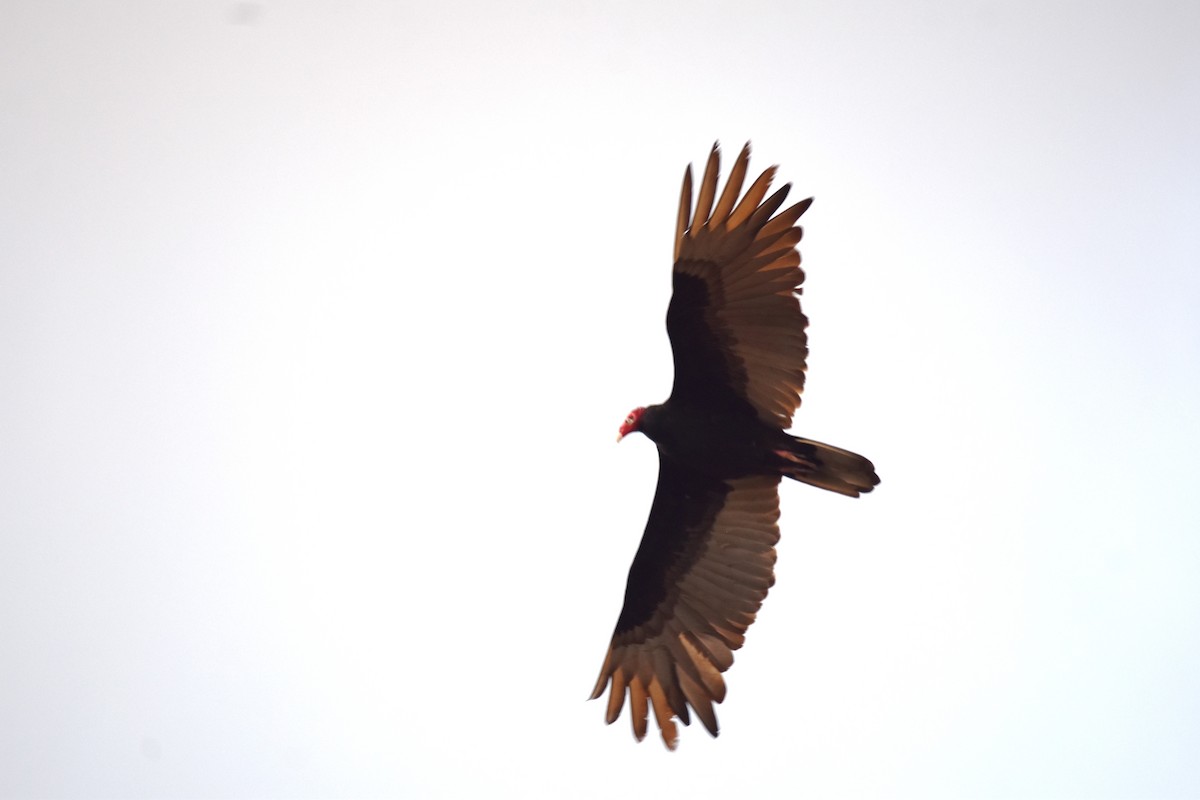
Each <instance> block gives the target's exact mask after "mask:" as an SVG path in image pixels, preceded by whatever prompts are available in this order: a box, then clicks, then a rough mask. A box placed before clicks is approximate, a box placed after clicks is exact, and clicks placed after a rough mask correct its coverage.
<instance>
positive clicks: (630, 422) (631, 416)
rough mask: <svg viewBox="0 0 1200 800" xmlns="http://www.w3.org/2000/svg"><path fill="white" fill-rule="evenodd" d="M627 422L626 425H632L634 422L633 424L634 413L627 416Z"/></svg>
mask: <svg viewBox="0 0 1200 800" xmlns="http://www.w3.org/2000/svg"><path fill="white" fill-rule="evenodd" d="M625 424H626V425H632V424H633V414H630V415H629V416H628V417H626V418H625Z"/></svg>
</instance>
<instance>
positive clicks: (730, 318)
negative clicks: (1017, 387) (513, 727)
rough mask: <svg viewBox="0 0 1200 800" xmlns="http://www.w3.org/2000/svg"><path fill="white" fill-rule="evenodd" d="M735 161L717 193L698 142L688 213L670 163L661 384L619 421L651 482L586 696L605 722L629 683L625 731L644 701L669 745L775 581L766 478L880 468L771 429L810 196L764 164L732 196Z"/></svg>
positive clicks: (807, 479) (791, 350) (788, 398)
mask: <svg viewBox="0 0 1200 800" xmlns="http://www.w3.org/2000/svg"><path fill="white" fill-rule="evenodd" d="M749 163H750V145H749V143H747V144H746V146H745V147H744V148H743V149H742V152H741V154H740V155H739V156H738V158H737V161H736V162H735V163H734V165H733V169H732V171H731V172H730V175H729V180H728V181H727V182H726V184H725V188H724V190H723V191H722V192H721V194H720V197H719V198H718V196H717V176H718V173H719V171H720V151H719V147H718V146H717V145H713V149H712V153H711V154H710V155H709V157H708V165H707V166H706V167H705V170H704V178H703V180H702V181H701V182H700V192H699V196H698V197H697V198H696V205H695V210H694V212H693V209H692V168H691V166H690V165H689V166H688V169H687V171H686V172H685V173H684V177H683V191H682V194H681V197H680V201H679V216H678V221H677V223H676V229H675V266H674V270H673V273H672V283H673V286H672V294H671V303H670V306H669V307H668V309H667V334H668V336H669V337H670V340H671V350H672V353H673V355H674V361H675V383H674V386H673V387H672V389H671V396H670V397H669V398H668V399H667V401H666V402H665V403H663V404H661V405H652V406H646V407H641V408H635V409H634V410H633V411H632V412H631V413H630V414H629V416H628V417H627V418H626V419H625V422H624V423H623V424H622V425H621V427H620V432H619V435H618V441H619V440H620V439H621V438H624V437H625V436H626V435H627V434H630V433H635V432H636V433H642V434H645V435H646V436H647V437H649V438H650V439H651V440H652V441H653V442H654V443H655V444H656V445H657V446H658V460H659V462H658V488H657V489H656V490H655V494H654V502H653V504H652V506H651V508H650V518H649V520H648V521H647V523H646V531H645V533H644V534H643V536H642V541H641V544H640V546H639V547H638V551H637V555H635V556H634V559H633V565H632V566H631V567H630V569H629V579H628V582H627V584H626V587H625V604H624V606H623V607H622V609H621V613H620V616H619V617H618V619H617V625H616V630H615V631H614V632H613V637H612V642H611V644H610V645H609V649H608V653H607V655H606V656H605V659H604V666H603V668H601V670H600V677H599V679H598V680H597V681H596V687H595V690H594V691H593V693H592V697H593V698H596V697H600V696H601V695H602V694H603V693H604V689H605V687H606V686H609V685H610V684H611V691H610V694H609V700H608V710H607V714H606V721H607V722H609V723H612V722H613V721H614V720H616V719H617V717H618V716H619V715H620V713H621V709H622V707H623V705H624V703H625V697H626V694H627V693H628V696H629V704H630V712H631V714H632V718H633V731H634V735H635V736H636V737H637V738H638V740H639V741H640V740H641V739H643V738H644V737H645V735H646V724H647V723H646V721H647V717H648V714H649V712H650V711H651V710H652V711H653V712H654V717H655V719H656V720H657V722H658V726H659V728H660V730H661V731H662V737H663V741H664V742H665V743H666V745H667V747H668V748H670V749H674V748H675V745H676V742H677V739H678V733H677V730H676V726H675V720H676V719H678V720H680V721H681V722H682V723H683V724H685V725H687V724H689V722H690V716H691V713H692V712H694V713H695V714H696V716H698V717H699V718H700V721H701V722H702V723H703V724H704V727H705V728H706V729H707V730H708V732H709V733H710V734H712V735H713V736H716V735H717V732H718V727H717V717H716V714H715V712H714V710H713V704H714V703H720V702H721V701H722V700H724V699H725V681H724V678H723V677H722V673H724V672H725V670H727V669H729V667H730V666H731V665H732V664H733V651H734V650H736V649H738V648H739V647H741V646H742V644H743V642H744V641H745V634H746V629H747V628H749V627H750V624H751V623H752V622H753V621H754V616H755V614H756V613H757V612H758V609H759V607H760V606H761V605H762V602H763V599H764V598H765V597H766V596H767V590H768V589H770V587H771V586H772V584H773V583H774V582H775V576H774V569H773V568H774V564H775V544H776V542H778V541H779V527H778V524H777V523H778V520H779V482H780V479H781V478H783V477H787V478H792V479H794V480H797V481H801V482H803V483H807V484H811V485H812V486H816V487H819V488H821V489H828V490H829V491H832V492H837V493H839V494H844V495H847V496H849V497H857V496H858V495H860V494H863V493H866V492H869V491H871V489H873V488H874V487H875V485H876V484H878V483H879V478H878V476H876V474H875V468H874V466H873V465H872V464H871V462H870V461H868V460H867V459H865V458H863V457H862V456H860V455H857V454H855V453H851V452H849V451H847V450H842V449H840V448H837V447H832V446H830V445H827V444H822V443H820V442H815V441H811V440H809V439H802V438H799V437H796V436H792V435H790V434H788V433H786V430H787V429H788V428H789V427H791V424H792V414H793V413H794V412H795V411H796V409H797V408H798V407H799V405H800V393H801V391H802V390H803V388H804V373H805V359H806V357H807V355H808V345H807V337H806V335H805V328H806V327H807V325H808V320H807V319H806V318H805V316H804V314H803V313H802V312H801V310H800V301H799V299H798V295H799V294H800V291H801V289H800V285H801V284H802V283H803V282H804V273H803V272H802V271H801V269H800V253H799V251H798V250H797V249H796V245H797V244H798V243H799V241H800V238H801V235H802V231H801V228H800V227H799V226H798V225H797V224H796V222H797V220H799V219H800V216H801V215H802V214H803V213H804V212H805V211H806V210H807V209H808V207H809V205H811V203H812V198H809V199H807V200H802V201H800V202H799V203H796V204H795V205H793V206H790V207H788V208H787V209H785V210H783V211H779V208H780V207H781V206H782V205H783V203H784V200H785V199H786V198H787V194H788V191H789V189H790V185H788V186H784V187H783V188H781V189H779V190H778V191H776V192H774V193H773V194H771V195H770V197H768V196H767V192H768V191H769V190H770V186H771V181H772V179H773V178H774V177H775V167H771V168H770V169H768V170H766V171H765V172H763V173H762V175H760V176H759V177H758V179H757V180H756V181H754V183H753V184H751V186H750V188H749V189H747V190H746V193H745V194H744V195H742V194H741V190H742V184H743V182H744V181H745V179H746V171H747V168H748V166H749ZM739 196H740V199H739ZM776 212H778V213H776Z"/></svg>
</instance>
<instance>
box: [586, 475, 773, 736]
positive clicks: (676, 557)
mask: <svg viewBox="0 0 1200 800" xmlns="http://www.w3.org/2000/svg"><path fill="white" fill-rule="evenodd" d="M778 488H779V478H778V477H777V476H765V475H760V476H753V477H749V478H737V479H732V480H720V479H717V478H712V477H707V476H704V475H701V474H699V473H697V472H694V471H692V470H690V469H688V468H687V467H685V466H683V465H681V464H678V463H675V462H674V461H671V460H669V459H668V458H665V457H663V456H660V457H659V467H658V489H657V490H656V492H655V494H654V504H653V505H652V506H651V508H650V519H649V521H648V522H647V523H646V532H645V534H644V535H643V536H642V543H641V545H640V546H639V547H638V552H637V555H636V556H635V557H634V559H633V566H632V567H630V569H629V581H628V583H627V584H626V587H625V606H624V607H623V608H622V609H621V615H620V617H619V618H618V620H617V627H616V630H615V631H614V633H613V638H612V643H611V644H610V646H609V649H608V654H607V656H606V657H605V659H604V667H603V668H602V669H601V670H600V677H599V679H598V680H597V681H596V688H595V691H593V692H592V697H593V698H596V697H599V696H600V695H602V694H603V693H604V688H605V686H606V685H608V684H609V682H610V681H611V683H612V689H611V692H610V694H609V699H608V713H607V715H606V718H605V719H606V721H607V722H609V723H610V724H611V723H612V722H613V721H614V720H616V719H617V717H618V716H619V715H620V713H621V708H622V707H623V705H624V703H625V695H626V692H628V694H629V701H630V710H631V714H632V719H633V732H634V735H635V736H636V737H637V738H638V740H639V741H640V740H641V739H642V738H643V737H645V735H646V719H647V714H648V712H649V710H650V709H653V711H654V717H655V719H656V720H657V721H658V727H659V728H660V729H661V731H662V737H663V741H664V742H666V744H667V747H669V748H671V749H675V743H676V739H677V731H676V727H675V721H674V718H678V719H679V720H680V721H682V722H683V724H685V725H687V724H688V723H689V721H690V714H689V711H688V709H689V707H690V708H691V709H692V710H694V711H695V712H696V715H697V716H698V717H700V721H701V722H703V723H704V727H705V728H707V729H708V732H709V733H711V734H712V735H713V736H716V735H717V730H718V728H717V717H716V713H715V712H714V711H713V703H720V702H721V701H722V700H724V699H725V681H724V679H723V678H722V677H721V673H722V672H724V671H725V670H727V669H729V667H730V665H732V664H733V652H732V651H734V650H736V649H738V648H739V647H741V646H742V642H743V641H744V634H745V632H746V629H747V628H748V627H750V623H752V622H753V621H754V615H755V614H756V613H757V612H758V609H759V607H760V606H761V605H762V601H763V599H764V598H765V597H766V596H767V590H768V589H769V588H771V585H772V584H773V583H774V582H775V577H774V572H773V567H774V565H775V544H776V542H778V541H779V527H778V525H777V524H776V523H777V522H778V520H779V491H778Z"/></svg>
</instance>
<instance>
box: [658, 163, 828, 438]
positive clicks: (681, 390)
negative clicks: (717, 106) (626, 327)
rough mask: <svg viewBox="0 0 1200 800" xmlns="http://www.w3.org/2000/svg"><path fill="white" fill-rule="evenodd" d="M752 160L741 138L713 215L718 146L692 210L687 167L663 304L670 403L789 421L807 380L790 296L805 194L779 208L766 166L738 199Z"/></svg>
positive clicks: (802, 338)
mask: <svg viewBox="0 0 1200 800" xmlns="http://www.w3.org/2000/svg"><path fill="white" fill-rule="evenodd" d="M749 161H750V145H749V144H747V145H746V146H745V147H744V148H743V149H742V151H741V153H740V154H739V155H738V158H737V161H736V162H735V163H734V167H733V170H732V171H731V173H730V179H729V182H728V183H727V184H726V186H725V190H724V192H722V194H721V197H720V200H719V201H718V202H717V205H716V208H715V209H712V215H711V217H710V216H709V210H710V208H712V203H713V199H714V197H715V196H716V186H717V174H718V172H719V169H720V156H719V150H718V148H717V146H716V145H714V146H713V151H712V153H711V154H710V155H709V159H708V164H707V166H706V168H705V171H704V178H703V179H702V181H701V184H700V194H699V198H698V199H697V202H696V209H695V213H694V214H692V213H691V199H692V187H691V168H690V167H689V168H688V171H687V173H686V174H685V176H684V183H683V191H682V193H681V197H680V204H679V215H678V222H677V226H676V241H675V268H674V272H673V289H674V291H673V292H672V296H671V305H670V307H669V309H668V311H667V333H668V335H669V336H670V338H671V350H672V353H673V355H674V359H675V385H674V387H673V389H672V391H671V402H673V403H676V404H680V405H691V406H698V407H709V408H713V409H714V410H720V411H724V412H736V413H744V414H752V415H754V416H757V417H758V418H759V419H760V420H762V421H763V422H765V423H767V424H769V425H772V426H776V427H779V428H781V429H783V428H788V427H790V426H791V423H792V414H793V413H795V411H796V409H797V408H798V407H799V406H800V393H801V392H802V391H803V389H804V370H805V366H806V359H807V356H808V345H807V337H806V335H805V333H804V329H805V327H806V326H807V325H808V320H807V319H806V318H805V316H804V314H803V312H802V311H801V310H800V301H799V300H798V299H797V295H798V294H799V293H800V286H801V284H802V283H803V282H804V273H803V272H802V271H801V269H800V253H799V252H798V251H797V250H796V245H797V244H798V243H799V241H800V239H801V236H802V235H803V232H802V229H801V228H800V227H798V226H797V225H796V221H797V220H799V218H800V216H801V215H802V214H803V213H804V212H805V211H806V210H807V209H808V207H809V205H810V204H811V203H812V199H811V198H810V199H808V200H803V201H801V202H799V203H796V204H795V205H793V206H790V207H789V208H787V209H785V210H784V211H782V212H779V213H778V214H776V212H777V211H779V208H780V207H781V206H782V205H783V203H784V201H785V200H786V198H787V194H788V189H789V187H788V186H784V187H783V188H781V189H779V190H778V191H776V192H775V193H774V194H772V195H771V196H770V197H767V199H766V200H763V198H764V197H766V195H767V192H768V191H769V189H770V185H771V180H772V178H773V177H774V174H775V168H774V167H772V168H770V169H768V170H766V171H765V172H763V173H762V174H761V175H760V176H759V177H758V179H757V180H755V181H754V183H753V184H751V186H750V188H749V190H747V192H746V194H745V195H744V196H743V197H742V199H741V201H740V202H737V195H738V193H739V192H740V191H741V187H742V184H743V182H744V180H745V175H746V171H747V168H748V166H749Z"/></svg>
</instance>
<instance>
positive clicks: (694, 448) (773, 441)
mask: <svg viewBox="0 0 1200 800" xmlns="http://www.w3.org/2000/svg"><path fill="white" fill-rule="evenodd" d="M641 432H642V433H644V434H645V435H646V436H647V437H649V438H650V439H651V440H652V441H653V442H654V443H655V444H656V445H658V453H659V456H660V457H661V458H667V459H671V460H672V461H675V462H676V463H678V464H679V465H680V466H683V467H686V468H688V469H690V470H692V471H694V472H697V473H700V474H703V475H707V476H709V477H712V478H740V477H743V476H746V475H758V474H771V473H775V474H778V467H777V466H775V463H776V461H777V457H773V452H772V450H773V449H777V448H780V447H787V446H788V443H789V441H790V440H791V438H792V437H790V436H788V435H787V434H785V433H783V432H782V431H779V430H776V429H772V428H771V427H770V426H768V425H765V424H763V423H762V422H760V421H759V420H758V418H757V417H754V416H751V415H748V414H747V415H741V414H730V413H728V412H723V411H719V410H714V409H712V408H704V407H700V408H696V407H692V406H687V405H681V404H677V403H672V402H671V401H669V400H668V401H667V402H666V403H663V404H662V405H657V406H647V407H646V413H645V415H643V417H642V427H641Z"/></svg>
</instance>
